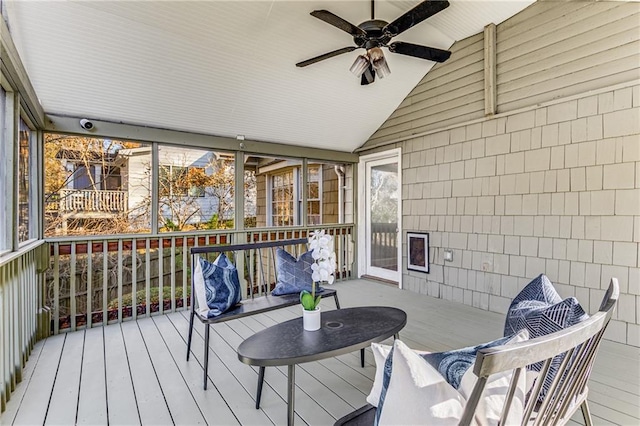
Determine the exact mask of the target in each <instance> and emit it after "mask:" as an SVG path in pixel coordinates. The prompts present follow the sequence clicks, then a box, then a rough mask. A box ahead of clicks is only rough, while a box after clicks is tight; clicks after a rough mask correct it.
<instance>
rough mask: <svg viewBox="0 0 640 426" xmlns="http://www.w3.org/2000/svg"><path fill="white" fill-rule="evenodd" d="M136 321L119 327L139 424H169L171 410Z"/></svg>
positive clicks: (171, 421) (170, 421)
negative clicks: (129, 370)
mask: <svg viewBox="0 0 640 426" xmlns="http://www.w3.org/2000/svg"><path fill="white" fill-rule="evenodd" d="M143 321H144V320H143ZM147 321H149V319H147ZM138 322H139V321H138ZM138 322H133V321H129V322H125V323H122V324H121V329H122V336H123V338H124V343H125V346H126V348H127V356H128V357H129V365H130V369H131V382H132V383H133V388H134V391H135V394H136V403H137V404H138V413H139V416H140V417H139V418H140V421H141V422H142V423H143V424H154V425H165V424H171V423H173V420H172V418H171V413H170V412H169V409H168V407H167V403H166V401H165V399H164V394H163V393H162V389H161V388H160V384H159V383H158V378H157V377H156V373H155V370H154V369H153V364H152V363H151V360H150V359H149V353H148V351H147V348H146V347H145V345H144V341H143V340H142V335H141V334H140V330H139V329H138ZM132 421H133V419H132Z"/></svg>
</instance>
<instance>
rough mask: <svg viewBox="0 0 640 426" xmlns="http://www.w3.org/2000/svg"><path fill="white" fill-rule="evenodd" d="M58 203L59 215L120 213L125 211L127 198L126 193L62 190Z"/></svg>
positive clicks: (49, 207)
mask: <svg viewBox="0 0 640 426" xmlns="http://www.w3.org/2000/svg"><path fill="white" fill-rule="evenodd" d="M58 203H59V204H58V206H57V207H58V209H59V212H60V213H70V212H84V213H122V212H126V211H127V208H128V196H127V192H126V191H114V190H92V189H62V190H60V195H59V199H58ZM51 207H52V206H51V204H50V205H49V206H48V210H50V209H51Z"/></svg>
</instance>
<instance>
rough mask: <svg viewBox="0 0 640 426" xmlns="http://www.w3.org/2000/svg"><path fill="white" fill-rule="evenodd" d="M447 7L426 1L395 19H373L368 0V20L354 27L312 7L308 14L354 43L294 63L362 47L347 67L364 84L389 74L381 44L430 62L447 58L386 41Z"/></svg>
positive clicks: (439, 0)
mask: <svg viewBox="0 0 640 426" xmlns="http://www.w3.org/2000/svg"><path fill="white" fill-rule="evenodd" d="M447 7H449V2H448V1H447V0H426V1H423V2H422V3H420V4H418V5H417V6H416V7H414V8H413V9H411V10H409V11H408V12H406V13H405V14H404V15H402V16H400V17H399V18H397V19H396V20H395V21H393V22H391V23H388V22H386V21H383V20H380V19H375V16H374V11H375V10H374V0H371V19H370V20H368V21H364V22H363V23H361V24H360V25H358V26H355V25H353V24H352V23H350V22H347V21H345V20H344V19H342V18H340V17H339V16H337V15H334V14H333V13H331V12H329V11H328V10H314V11H313V12H311V16H315V17H316V18H318V19H321V20H323V21H325V22H326V23H328V24H331V25H333V26H334V27H336V28H338V29H340V30H342V31H345V32H347V33H349V34H351V35H352V36H353V41H354V42H355V44H356V45H355V46H349V47H343V48H342V49H338V50H334V51H332V52H329V53H325V54H324V55H320V56H316V57H315V58H311V59H307V60H306V61H302V62H298V63H297V64H296V66H297V67H306V66H307V65H311V64H315V63H316V62H319V61H322V60H324V59H329V58H332V57H334V56H337V55H341V54H343V53H348V52H353V51H354V50H356V49H359V48H363V49H366V50H367V52H366V53H365V54H364V55H359V56H358V57H357V58H356V60H355V62H354V63H353V65H351V68H350V69H349V70H350V71H351V72H352V73H353V74H355V75H356V76H357V77H361V79H360V84H362V85H367V84H371V83H373V82H374V81H375V78H376V74H378V76H379V77H380V78H383V77H385V76H387V75H389V74H390V73H391V70H390V69H389V65H388V64H387V61H386V59H385V58H384V53H383V52H382V49H381V47H386V48H388V49H389V51H391V52H393V53H399V54H401V55H407V56H413V57H416V58H421V59H427V60H429V61H434V62H444V61H446V60H447V59H449V56H451V52H449V51H448V50H441V49H436V48H434V47H427V46H421V45H418V44H412V43H405V42H402V41H396V42H393V43H391V44H389V41H391V39H392V38H393V37H395V36H397V35H398V34H400V33H402V32H404V31H406V30H408V29H409V28H411V27H413V26H414V25H417V24H419V23H420V22H422V21H424V20H425V19H427V18H429V17H430V16H433V15H435V14H436V13H438V12H440V11H441V10H444V9H446V8H447Z"/></svg>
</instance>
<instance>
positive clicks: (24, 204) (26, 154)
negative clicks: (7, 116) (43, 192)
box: [18, 120, 32, 242]
mask: <svg viewBox="0 0 640 426" xmlns="http://www.w3.org/2000/svg"><path fill="white" fill-rule="evenodd" d="M30 177H31V129H29V126H27V123H25V122H24V121H23V120H20V140H19V148H18V241H19V242H23V241H27V240H28V239H30V238H31V237H32V235H31V223H30V220H29V219H30V216H31V185H30V184H29V178H30Z"/></svg>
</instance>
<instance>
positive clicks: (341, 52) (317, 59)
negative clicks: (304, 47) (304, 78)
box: [296, 46, 357, 67]
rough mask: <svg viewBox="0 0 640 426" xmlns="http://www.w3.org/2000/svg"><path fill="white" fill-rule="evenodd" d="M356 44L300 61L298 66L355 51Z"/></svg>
mask: <svg viewBox="0 0 640 426" xmlns="http://www.w3.org/2000/svg"><path fill="white" fill-rule="evenodd" d="M356 49H357V47H356V46H349V47H343V48H342V49H338V50H334V51H333V52H329V53H325V54H324V55H320V56H316V57H315V58H311V59H307V60H306V61H302V62H298V63H297V64H296V67H306V66H307V65H311V64H315V63H316V62H320V61H322V60H324V59H329V58H333V57H334V56H338V55H341V54H343V53H347V52H353V51H354V50H356Z"/></svg>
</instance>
